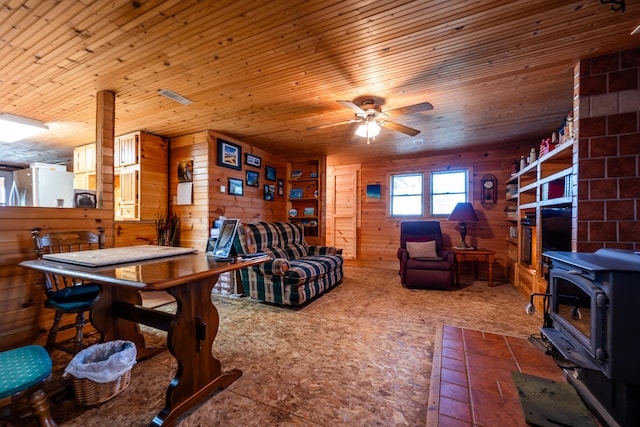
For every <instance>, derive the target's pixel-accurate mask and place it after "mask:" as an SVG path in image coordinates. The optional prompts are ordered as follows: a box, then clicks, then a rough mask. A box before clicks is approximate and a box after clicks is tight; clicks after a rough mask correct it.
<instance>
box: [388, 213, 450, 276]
mask: <svg viewBox="0 0 640 427" xmlns="http://www.w3.org/2000/svg"><path fill="white" fill-rule="evenodd" d="M398 259H399V260H400V279H401V281H402V284H403V285H404V286H406V287H407V288H418V289H449V288H452V287H453V284H454V275H455V256H454V253H453V252H452V251H446V250H445V249H444V246H443V241H442V231H441V230H440V222H439V221H406V222H402V223H401V224H400V248H399V249H398Z"/></svg>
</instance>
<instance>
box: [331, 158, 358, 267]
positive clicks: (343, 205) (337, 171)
mask: <svg viewBox="0 0 640 427" xmlns="http://www.w3.org/2000/svg"><path fill="white" fill-rule="evenodd" d="M359 172H360V165H359V164H358V165H347V166H336V167H335V168H332V174H331V184H332V185H331V187H332V188H331V214H332V215H331V216H332V218H331V222H332V227H331V231H332V232H331V235H332V237H333V245H334V246H335V247H337V248H342V250H343V251H342V255H343V256H344V258H345V259H352V260H355V259H357V257H358V202H359V197H358V194H359V186H358V182H359V180H358V176H359Z"/></svg>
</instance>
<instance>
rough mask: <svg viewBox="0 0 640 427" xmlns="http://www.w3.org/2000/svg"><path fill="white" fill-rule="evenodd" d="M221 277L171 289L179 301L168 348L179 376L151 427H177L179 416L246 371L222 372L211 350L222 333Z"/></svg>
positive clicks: (170, 329)
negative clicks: (215, 296) (217, 291)
mask: <svg viewBox="0 0 640 427" xmlns="http://www.w3.org/2000/svg"><path fill="white" fill-rule="evenodd" d="M216 281H217V277H207V278H204V279H199V280H196V281H193V282H191V283H186V284H183V285H179V286H174V287H172V288H169V289H168V290H167V292H169V293H170V294H171V295H172V296H173V297H174V298H175V299H176V302H177V311H176V315H175V318H174V319H173V321H171V324H170V326H169V330H168V331H167V332H168V335H167V347H168V349H169V351H170V352H171V354H172V355H173V356H174V357H175V358H176V361H177V362H178V370H177V372H176V376H175V378H174V379H173V381H171V384H170V385H169V387H168V389H167V396H166V401H165V407H164V409H162V411H160V413H159V414H158V415H157V416H156V417H155V418H154V419H153V421H152V422H151V424H150V425H152V426H161V425H173V424H175V422H176V421H177V419H178V417H179V416H180V415H182V414H184V413H185V412H186V411H187V410H188V409H189V408H191V407H192V406H193V405H195V404H196V403H198V402H200V401H202V400H203V399H205V398H207V397H208V396H209V395H210V394H211V393H212V392H214V391H216V390H217V389H219V388H225V387H227V386H229V385H230V384H231V383H233V382H234V381H235V380H236V379H238V378H239V377H240V376H241V375H242V372H241V371H240V370H237V369H234V370H232V371H228V372H222V370H221V366H220V361H219V360H218V359H216V358H215V357H213V354H212V353H211V349H212V347H213V341H214V339H215V337H216V335H217V333H218V324H219V316H218V310H216V308H215V306H214V305H213V303H212V302H211V290H212V289H213V286H214V284H215V283H216Z"/></svg>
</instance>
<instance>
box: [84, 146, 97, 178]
mask: <svg viewBox="0 0 640 427" xmlns="http://www.w3.org/2000/svg"><path fill="white" fill-rule="evenodd" d="M84 170H85V172H95V171H96V144H89V145H85V147H84Z"/></svg>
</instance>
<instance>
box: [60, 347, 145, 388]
mask: <svg viewBox="0 0 640 427" xmlns="http://www.w3.org/2000/svg"><path fill="white" fill-rule="evenodd" d="M135 363H136V346H135V344H134V343H132V342H131V341H124V340H116V341H109V342H105V343H102V344H96V345H93V346H91V347H88V348H85V349H84V350H81V351H79V352H78V354H76V355H75V356H73V359H71V361H70V362H69V364H68V365H67V368H66V369H65V370H64V375H63V376H67V374H71V375H73V376H74V377H76V378H79V379H81V378H86V379H89V380H91V381H95V382H97V383H109V382H112V381H115V380H117V379H118V378H120V376H122V375H123V374H124V373H125V372H127V371H128V370H130V369H131V368H132V367H133V365H134V364H135Z"/></svg>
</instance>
